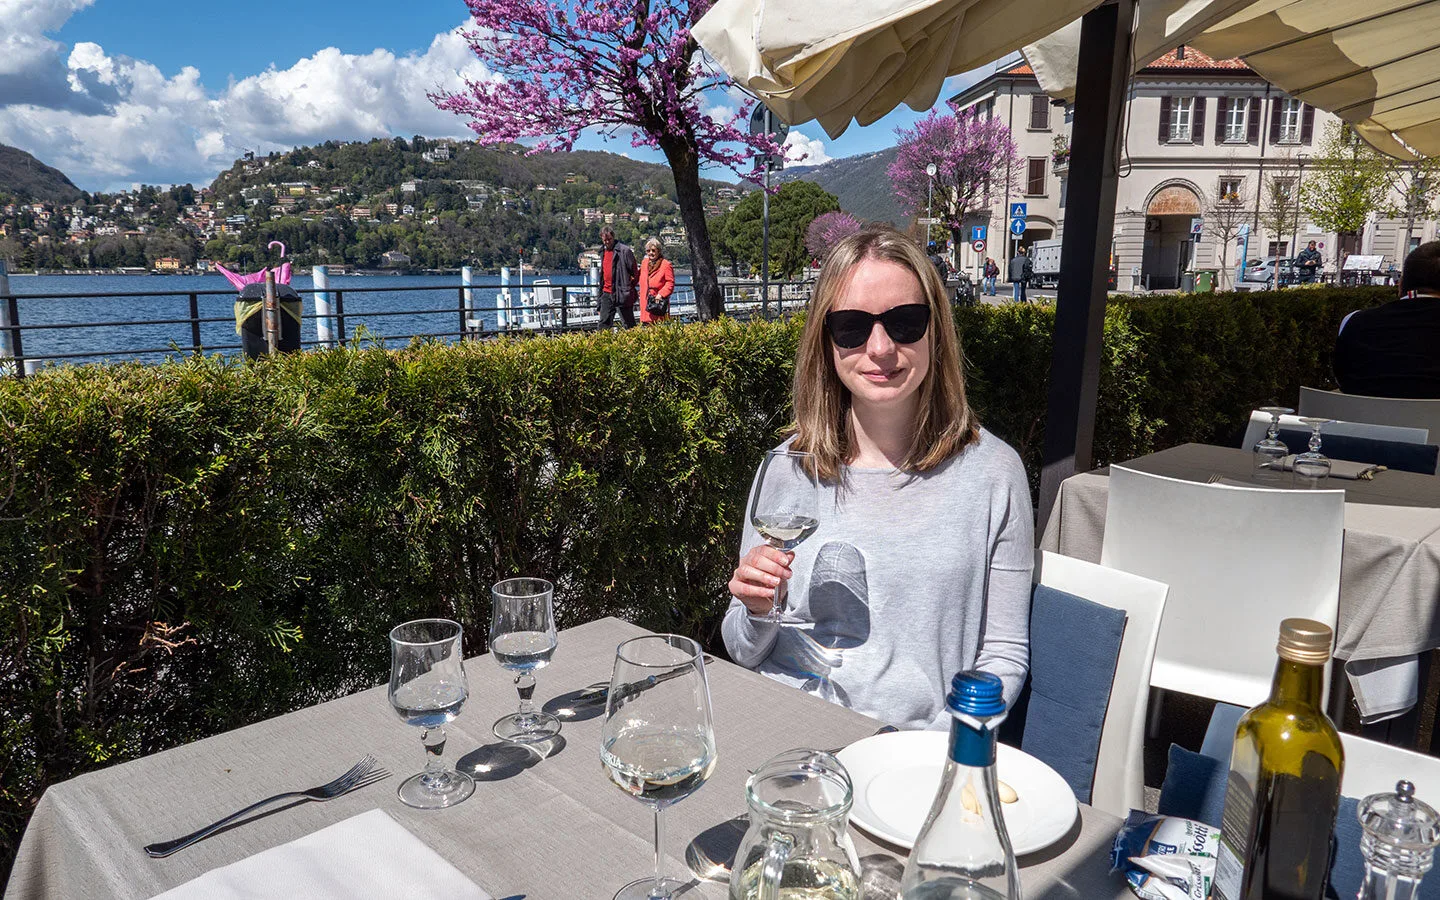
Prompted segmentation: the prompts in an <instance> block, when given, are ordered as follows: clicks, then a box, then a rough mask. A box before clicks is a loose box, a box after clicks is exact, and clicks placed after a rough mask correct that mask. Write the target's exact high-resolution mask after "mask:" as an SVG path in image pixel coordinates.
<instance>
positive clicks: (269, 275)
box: [263, 269, 280, 354]
mask: <svg viewBox="0 0 1440 900" xmlns="http://www.w3.org/2000/svg"><path fill="white" fill-rule="evenodd" d="M264 316H265V318H264V319H263V321H264V324H265V352H266V353H271V354H273V353H274V352H275V351H276V350H277V349H279V346H280V303H279V301H277V300H276V299H275V272H274V270H272V269H266V270H265V311H264Z"/></svg>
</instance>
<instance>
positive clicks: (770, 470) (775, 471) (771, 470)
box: [750, 449, 820, 625]
mask: <svg viewBox="0 0 1440 900" xmlns="http://www.w3.org/2000/svg"><path fill="white" fill-rule="evenodd" d="M815 465H816V464H815V457H814V456H812V455H811V454H809V453H805V452H802V451H800V450H789V449H780V450H771V451H769V452H767V453H766V454H765V459H764V460H763V461H762V462H761V463H760V474H759V475H758V476H757V477H756V479H755V493H754V495H753V496H752V497H751V498H750V524H751V525H752V526H754V528H755V530H756V531H758V532H759V533H760V537H762V538H764V539H765V542H766V543H767V544H769V545H770V546H772V547H774V548H776V549H778V550H794V549H795V548H796V547H798V546H800V544H801V543H803V542H804V541H805V539H806V538H808V537H810V535H812V534H814V533H815V530H816V529H817V528H819V527H820V518H819V506H820V482H819V478H818V477H817V475H816V472H817V469H816V467H815ZM784 590H785V585H784V584H783V583H781V584H778V585H776V586H775V593H774V595H773V596H772V597H771V598H770V612H768V613H766V614H764V615H752V616H751V618H753V619H756V620H758V621H762V622H775V623H780V624H785V625H794V624H799V623H802V622H804V621H805V620H804V619H802V618H800V617H798V616H796V615H794V614H793V613H789V612H786V611H785V601H784V599H783V592H784Z"/></svg>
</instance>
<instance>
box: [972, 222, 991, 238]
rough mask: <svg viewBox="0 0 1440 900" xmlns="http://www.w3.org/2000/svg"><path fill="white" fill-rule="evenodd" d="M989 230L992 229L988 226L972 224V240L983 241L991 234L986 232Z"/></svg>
mask: <svg viewBox="0 0 1440 900" xmlns="http://www.w3.org/2000/svg"><path fill="white" fill-rule="evenodd" d="M989 230H990V229H989V228H987V227H986V226H984V225H971V226H970V240H972V241H983V240H985V239H986V238H987V237H989V236H990V235H988V234H986V232H987V231H989Z"/></svg>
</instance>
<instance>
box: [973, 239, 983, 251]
mask: <svg viewBox="0 0 1440 900" xmlns="http://www.w3.org/2000/svg"><path fill="white" fill-rule="evenodd" d="M970 249H972V250H974V251H975V252H976V253H984V252H985V242H984V241H983V240H979V241H971V242H970Z"/></svg>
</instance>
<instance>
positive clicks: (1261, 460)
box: [1254, 406, 1295, 474]
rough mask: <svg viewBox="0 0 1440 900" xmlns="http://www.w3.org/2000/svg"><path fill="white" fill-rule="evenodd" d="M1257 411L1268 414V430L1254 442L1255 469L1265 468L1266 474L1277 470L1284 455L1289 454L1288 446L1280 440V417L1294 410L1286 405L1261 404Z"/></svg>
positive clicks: (1280, 467) (1279, 469)
mask: <svg viewBox="0 0 1440 900" xmlns="http://www.w3.org/2000/svg"><path fill="white" fill-rule="evenodd" d="M1258 412H1262V413H1268V414H1269V415H1270V430H1269V431H1267V432H1266V434H1265V437H1263V438H1261V439H1260V441H1259V442H1258V443H1256V444H1255V448H1254V449H1255V469H1256V470H1257V471H1259V470H1265V472H1266V473H1267V474H1270V473H1275V472H1279V471H1281V470H1282V469H1283V465H1282V463H1283V461H1284V459H1285V457H1287V456H1289V455H1290V448H1289V447H1287V446H1285V442H1284V441H1282V440H1280V417H1281V416H1288V415H1291V414H1293V413H1294V412H1295V410H1293V409H1291V408H1289V407H1288V406H1262V407H1260V409H1259V410H1258Z"/></svg>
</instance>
